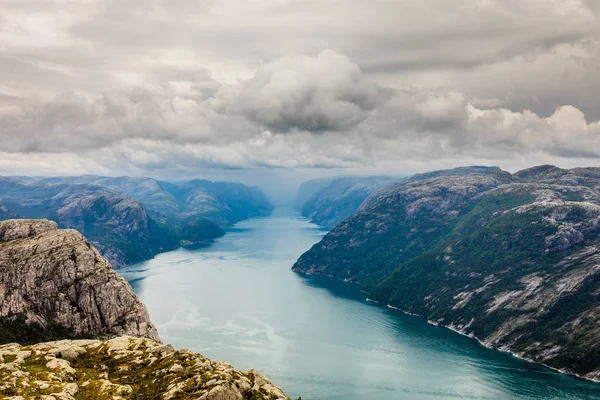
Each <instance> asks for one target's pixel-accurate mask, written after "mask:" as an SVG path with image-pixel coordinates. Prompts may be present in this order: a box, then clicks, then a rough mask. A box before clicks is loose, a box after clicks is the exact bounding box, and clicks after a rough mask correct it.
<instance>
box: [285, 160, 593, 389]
mask: <svg viewBox="0 0 600 400" xmlns="http://www.w3.org/2000/svg"><path fill="white" fill-rule="evenodd" d="M293 269H294V270H295V271H297V272H301V273H305V274H319V275H326V276H330V277H333V278H337V279H342V280H347V281H352V282H356V283H359V284H360V285H361V286H362V287H363V289H364V290H365V292H366V293H367V295H368V296H369V297H370V298H372V299H374V300H376V301H379V302H381V303H383V304H386V305H390V306H392V307H395V308H399V309H402V310H404V311H406V312H410V313H413V314H418V315H422V316H424V317H425V318H426V319H428V320H429V321H432V322H434V323H436V324H439V325H443V326H447V327H450V328H452V329H454V330H457V331H459V332H461V333H463V334H465V335H469V336H472V337H475V338H477V339H478V340H480V341H481V342H482V343H484V344H485V345H486V346H489V347H492V348H497V349H500V350H503V351H509V352H512V353H514V354H517V355H518V356H521V357H523V358H526V359H528V360H532V361H535V362H539V363H543V364H545V365H548V366H551V367H553V368H556V369H559V370H561V371H564V372H568V373H573V374H577V375H580V376H583V377H586V378H589V379H595V380H598V379H600V329H599V328H598V327H599V326H600V169H597V168H584V169H583V168H580V169H573V170H562V169H560V168H556V167H552V166H540V167H535V168H531V169H529V170H524V171H520V172H518V173H516V174H514V175H511V174H509V173H506V172H493V173H489V174H483V175H467V176H450V177H438V178H432V179H426V180H421V181H416V182H410V183H407V184H403V185H392V186H389V187H386V188H385V189H382V190H380V191H378V192H377V193H374V194H372V195H371V197H370V198H369V199H367V200H366V201H365V204H364V205H363V207H362V208H361V210H360V211H359V212H357V213H356V214H354V215H353V216H352V217H350V218H348V219H347V220H345V221H344V222H342V223H341V224H339V225H337V226H336V227H335V228H334V229H333V230H332V231H331V232H330V233H329V234H328V235H326V236H325V237H324V238H323V240H322V241H321V242H320V243H318V244H316V245H315V246H314V247H313V248H312V249H311V250H309V251H308V252H306V253H305V254H304V255H302V257H301V258H300V259H299V260H298V262H297V263H296V264H295V265H294V267H293Z"/></svg>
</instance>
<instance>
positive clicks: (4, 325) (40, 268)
mask: <svg viewBox="0 0 600 400" xmlns="http://www.w3.org/2000/svg"><path fill="white" fill-rule="evenodd" d="M61 339H62V340H61ZM37 342H42V343H37ZM0 343H8V344H4V345H0V397H2V398H8V399H13V400H24V399H30V398H32V399H33V398H36V399H37V398H41V399H46V400H51V399H62V400H75V399H99V400H100V399H107V400H108V399H110V400H115V399H125V398H132V399H165V400H169V399H190V398H193V399H203V400H225V399H239V400H241V399H254V400H263V399H264V400H266V399H269V400H277V399H279V400H283V399H287V398H286V396H285V395H284V394H283V392H282V391H281V389H279V388H278V387H276V386H274V385H273V384H272V383H271V382H270V381H269V380H268V379H267V378H266V377H264V376H263V375H261V374H260V373H258V372H257V371H255V370H248V371H239V370H236V369H234V368H233V367H231V365H229V364H227V363H224V362H216V361H211V360H209V359H207V358H205V357H203V356H202V355H200V354H194V353H192V352H190V351H188V350H177V351H176V350H174V349H173V347H172V346H170V345H162V344H161V343H160V338H159V337H158V333H157V331H156V328H155V327H154V325H153V324H152V322H151V321H150V319H149V317H148V313H147V311H146V308H145V306H144V305H143V304H142V303H141V302H140V301H139V300H138V298H137V297H136V295H135V294H134V293H133V291H132V289H131V287H130V286H129V284H128V283H127V282H126V281H125V280H124V279H123V278H122V277H121V276H120V275H118V274H117V273H116V272H115V271H114V270H113V269H112V268H111V266H110V265H109V264H108V262H107V261H106V260H105V259H104V258H103V257H102V256H100V254H99V253H98V251H97V250H96V249H95V248H94V247H92V246H91V245H90V244H89V243H88V242H87V241H86V240H85V238H84V237H83V236H82V235H81V234H80V233H79V232H77V231H75V230H70V229H69V230H59V229H58V227H57V224H56V223H55V222H52V221H48V220H7V221H3V222H0ZM36 343H37V344H36Z"/></svg>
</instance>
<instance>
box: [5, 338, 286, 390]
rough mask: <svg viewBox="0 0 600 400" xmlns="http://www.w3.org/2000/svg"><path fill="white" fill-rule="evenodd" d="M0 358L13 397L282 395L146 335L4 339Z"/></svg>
mask: <svg viewBox="0 0 600 400" xmlns="http://www.w3.org/2000/svg"><path fill="white" fill-rule="evenodd" d="M0 357H1V359H2V360H1V361H2V366H1V367H0V394H4V395H5V396H6V397H8V398H9V399H15V400H16V399H24V398H32V399H33V398H42V399H51V398H52V399H64V400H75V399H98V400H104V399H106V400H114V399H164V400H170V399H203V400H227V399H232V400H233V399H240V400H241V399H254V400H267V399H268V400H285V399H287V397H286V396H285V395H284V394H283V392H282V391H281V389H279V388H278V387H276V386H274V385H273V384H272V383H271V382H270V381H269V380H268V379H267V378H266V377H265V376H263V375H261V374H260V373H259V372H257V371H256V370H252V369H251V370H247V371H239V370H236V369H234V368H232V367H231V365H229V364H227V363H224V362H216V361H211V360H209V359H207V358H204V357H203V356H202V355H200V354H194V353H192V352H190V351H188V350H178V351H175V350H174V349H173V347H171V346H169V345H166V346H165V345H160V344H158V343H156V342H155V341H153V340H149V339H140V338H133V337H119V338H115V339H111V340H108V341H105V342H101V341H98V340H63V341H57V342H47V343H40V344H36V345H32V346H21V345H18V344H9V345H4V346H0ZM19 396H20V397H19ZM44 396H48V397H44ZM50 396H52V397H50Z"/></svg>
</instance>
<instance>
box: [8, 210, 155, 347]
mask: <svg viewBox="0 0 600 400" xmlns="http://www.w3.org/2000/svg"><path fill="white" fill-rule="evenodd" d="M0 322H1V326H2V335H0V341H2V342H4V343H7V342H12V341H18V342H20V343H34V342H36V341H40V340H48V339H60V338H73V337H85V338H90V337H92V338H97V337H114V336H122V335H131V336H141V337H147V338H150V339H154V340H160V339H159V337H158V333H157V331H156V328H155V327H154V325H153V324H152V322H151V321H150V318H149V316H148V312H147V311H146V307H145V306H144V305H143V304H142V303H141V302H140V301H139V300H138V298H137V296H136V295H135V294H134V293H133V290H132V289H131V287H130V286H129V284H128V283H127V282H126V281H125V279H123V278H122V277H121V276H120V275H118V274H117V273H116V272H115V271H114V270H113V269H112V267H111V266H110V264H109V263H108V262H107V261H106V260H105V259H104V258H103V257H102V256H101V255H100V254H99V253H98V251H97V250H96V249H95V248H94V247H93V246H91V245H90V244H89V243H88V241H87V240H86V239H85V238H84V237H83V236H82V235H81V234H80V233H79V232H77V231H75V230H59V229H58V227H57V225H56V223H55V222H52V221H48V220H7V221H2V222H0Z"/></svg>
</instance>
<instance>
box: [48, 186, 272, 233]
mask: <svg viewBox="0 0 600 400" xmlns="http://www.w3.org/2000/svg"><path fill="white" fill-rule="evenodd" d="M38 181H39V182H43V183H52V184H60V183H63V184H64V183H70V184H86V185H96V186H101V187H105V188H109V189H110V190H112V191H115V192H116V193H119V194H120V195H122V196H126V197H128V198H131V199H134V200H137V201H139V202H140V203H141V204H143V205H144V207H146V208H147V209H148V212H149V213H150V214H155V215H158V216H162V217H168V216H172V215H177V216H178V217H179V218H180V219H186V218H194V217H195V216H198V215H201V216H202V217H203V218H205V219H207V220H210V221H212V222H215V223H217V225H219V226H221V227H225V226H228V225H231V224H234V223H236V222H239V221H242V220H244V219H247V218H250V217H256V216H266V215H268V214H270V212H271V211H273V206H272V205H271V204H270V202H269V200H268V199H267V198H266V196H265V195H264V193H263V192H262V191H261V190H260V189H258V188H256V187H248V186H245V185H242V184H240V183H231V182H211V181H207V180H202V179H195V180H190V181H182V182H174V183H173V182H165V181H159V180H156V179H153V178H133V177H127V176H124V177H116V178H112V177H103V176H94V175H83V176H73V177H48V178H38Z"/></svg>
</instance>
